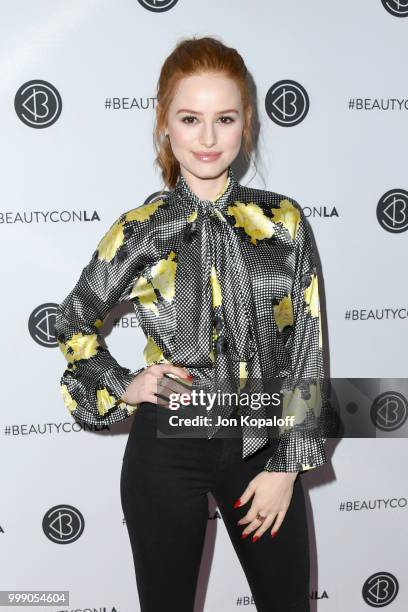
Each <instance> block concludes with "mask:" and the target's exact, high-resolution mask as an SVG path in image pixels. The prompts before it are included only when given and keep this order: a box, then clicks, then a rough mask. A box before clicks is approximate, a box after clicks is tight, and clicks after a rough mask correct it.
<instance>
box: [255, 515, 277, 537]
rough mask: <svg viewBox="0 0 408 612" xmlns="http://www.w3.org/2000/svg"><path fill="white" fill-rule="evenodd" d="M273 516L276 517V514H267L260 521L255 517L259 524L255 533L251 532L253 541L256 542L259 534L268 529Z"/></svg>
mask: <svg viewBox="0 0 408 612" xmlns="http://www.w3.org/2000/svg"><path fill="white" fill-rule="evenodd" d="M261 514H262V512H261ZM275 518H276V514H269V515H268V516H267V517H266V518H265V520H263V521H261V520H260V519H257V520H258V521H259V522H260V523H261V524H260V525H259V526H258V529H256V531H255V533H253V534H252V541H253V542H256V541H257V540H259V538H260V537H261V535H262V534H264V533H265V531H266V530H267V529H269V527H270V526H271V525H272V523H273V521H274V520H275Z"/></svg>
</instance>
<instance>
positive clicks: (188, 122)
mask: <svg viewBox="0 0 408 612" xmlns="http://www.w3.org/2000/svg"><path fill="white" fill-rule="evenodd" d="M186 119H197V117H195V116H194V115H186V116H185V117H183V118H182V120H181V121H182V122H183V123H187V124H190V125H191V124H192V123H193V122H192V121H186Z"/></svg>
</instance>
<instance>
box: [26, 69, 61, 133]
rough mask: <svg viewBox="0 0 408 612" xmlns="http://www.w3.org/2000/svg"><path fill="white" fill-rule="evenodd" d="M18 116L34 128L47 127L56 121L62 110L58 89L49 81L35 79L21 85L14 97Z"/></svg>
mask: <svg viewBox="0 0 408 612" xmlns="http://www.w3.org/2000/svg"><path fill="white" fill-rule="evenodd" d="M14 108H15V110H16V113H17V117H19V119H21V121H22V122H23V123H25V124H26V125H28V126H29V127H33V128H46V127H49V126H50V125H52V124H53V123H55V122H56V121H57V119H58V117H59V116H60V114H61V111H62V100H61V96H60V95H59V92H58V91H57V89H56V88H55V87H54V86H53V85H51V83H48V82H47V81H41V80H40V79H34V80H32V81H28V82H27V83H24V85H21V87H20V88H19V89H18V91H17V93H16V95H15V98H14Z"/></svg>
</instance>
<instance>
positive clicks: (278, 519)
mask: <svg viewBox="0 0 408 612" xmlns="http://www.w3.org/2000/svg"><path fill="white" fill-rule="evenodd" d="M285 516H286V510H281V511H280V512H278V514H277V517H276V521H275V524H274V526H273V527H272V529H271V536H272V537H275V535H276V534H277V532H278V531H279V527H280V526H281V525H282V523H283V519H284V518H285Z"/></svg>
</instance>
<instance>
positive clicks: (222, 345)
mask: <svg viewBox="0 0 408 612" xmlns="http://www.w3.org/2000/svg"><path fill="white" fill-rule="evenodd" d="M227 349H228V341H227V339H226V338H218V339H217V341H216V343H215V350H216V352H217V354H218V355H223V354H225V353H226V352H227Z"/></svg>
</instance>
